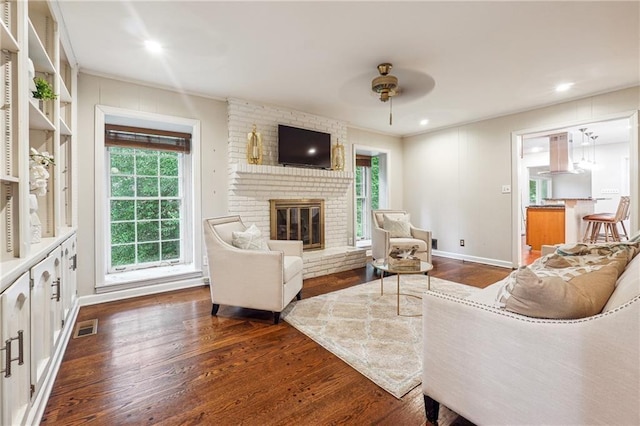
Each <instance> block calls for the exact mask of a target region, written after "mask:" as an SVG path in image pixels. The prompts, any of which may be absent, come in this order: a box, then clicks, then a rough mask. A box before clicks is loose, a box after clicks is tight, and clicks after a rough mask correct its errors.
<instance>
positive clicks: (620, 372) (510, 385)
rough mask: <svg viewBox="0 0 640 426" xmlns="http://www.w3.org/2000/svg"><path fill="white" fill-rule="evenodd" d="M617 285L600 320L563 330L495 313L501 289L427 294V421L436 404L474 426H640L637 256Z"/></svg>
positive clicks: (571, 323) (548, 322) (563, 324)
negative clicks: (454, 294)
mask: <svg viewBox="0 0 640 426" xmlns="http://www.w3.org/2000/svg"><path fill="white" fill-rule="evenodd" d="M505 280H506V279H505ZM614 283H615V290H614V291H613V294H612V295H611V296H610V297H609V299H608V300H605V301H606V304H605V305H604V308H603V309H602V311H601V312H600V313H598V314H595V315H592V316H589V317H586V318H582V319H564V320H560V319H555V320H552V319H539V318H532V317H530V316H524V315H520V314H516V313H512V312H508V311H506V310H504V309H501V308H496V307H494V306H492V305H493V304H494V301H495V300H496V298H497V297H498V295H499V292H500V291H501V288H503V286H502V284H504V280H502V281H499V282H498V283H495V284H493V285H491V286H489V287H487V288H485V289H483V290H482V291H480V292H477V293H475V294H474V295H472V296H471V298H470V299H457V298H455V297H451V296H448V295H444V294H441V293H437V292H433V291H430V292H427V293H425V295H424V298H423V314H424V317H423V333H424V353H423V354H424V358H423V381H422V390H423V394H424V400H425V410H426V412H427V419H428V420H429V421H431V422H432V423H433V422H434V421H435V419H437V416H438V408H439V403H441V404H443V405H445V406H446V407H448V408H450V409H451V410H453V411H455V412H456V413H458V414H460V415H461V416H463V417H464V418H466V419H468V420H470V421H472V422H474V423H476V424H491V425H515V424H517V425H542V424H545V425H553V424H557V425H587V424H589V425H591V424H610V425H638V424H640V403H639V401H640V326H639V323H640V255H636V256H635V257H634V258H633V260H631V262H629V263H628V264H627V266H626V268H625V269H624V272H622V274H621V275H620V276H619V277H618V279H617V281H615V282H614Z"/></svg>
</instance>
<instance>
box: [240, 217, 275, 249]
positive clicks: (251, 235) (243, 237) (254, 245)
mask: <svg viewBox="0 0 640 426" xmlns="http://www.w3.org/2000/svg"><path fill="white" fill-rule="evenodd" d="M261 235H262V234H261V233H260V230H259V229H258V227H257V226H256V225H255V224H252V225H251V226H250V227H248V228H247V229H246V230H244V231H234V232H232V233H231V244H233V246H234V247H237V248H239V249H243V250H263V251H268V250H269V246H267V242H266V241H265V240H264V238H262V236H261Z"/></svg>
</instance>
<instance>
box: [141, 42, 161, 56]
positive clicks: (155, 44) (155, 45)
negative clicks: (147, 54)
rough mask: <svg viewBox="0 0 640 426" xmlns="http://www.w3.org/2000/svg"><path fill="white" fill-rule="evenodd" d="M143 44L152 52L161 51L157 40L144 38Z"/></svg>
mask: <svg viewBox="0 0 640 426" xmlns="http://www.w3.org/2000/svg"><path fill="white" fill-rule="evenodd" d="M144 46H145V47H146V48H147V49H148V50H149V51H151V52H153V53H160V52H161V51H162V46H161V45H160V43H158V42H157V41H153V40H145V41H144Z"/></svg>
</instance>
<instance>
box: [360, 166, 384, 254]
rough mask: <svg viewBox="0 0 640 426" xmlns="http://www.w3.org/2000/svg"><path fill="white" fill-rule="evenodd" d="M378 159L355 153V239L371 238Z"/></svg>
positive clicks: (376, 205)
mask: <svg viewBox="0 0 640 426" xmlns="http://www.w3.org/2000/svg"><path fill="white" fill-rule="evenodd" d="M379 170H380V169H379V159H378V157H377V156H366V155H360V154H357V155H356V176H355V178H356V185H355V188H356V228H357V229H356V240H357V241H365V240H370V239H371V224H370V222H371V210H376V209H377V208H378V206H379V199H380V197H379V180H380V173H379Z"/></svg>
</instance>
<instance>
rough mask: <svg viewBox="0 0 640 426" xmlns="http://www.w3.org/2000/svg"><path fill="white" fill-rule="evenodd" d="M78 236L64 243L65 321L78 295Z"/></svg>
mask: <svg viewBox="0 0 640 426" xmlns="http://www.w3.org/2000/svg"><path fill="white" fill-rule="evenodd" d="M76 244H77V238H76V236H75V235H74V236H72V237H70V238H69V239H67V240H66V241H65V242H64V243H62V283H61V286H62V289H61V291H62V307H63V310H64V311H63V317H62V318H63V319H64V320H65V321H66V320H67V317H68V315H69V311H70V310H71V308H72V307H73V306H74V304H75V302H76V299H77V298H78V295H77V294H76V288H77V284H76V268H77V257H76V252H77V250H76Z"/></svg>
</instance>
